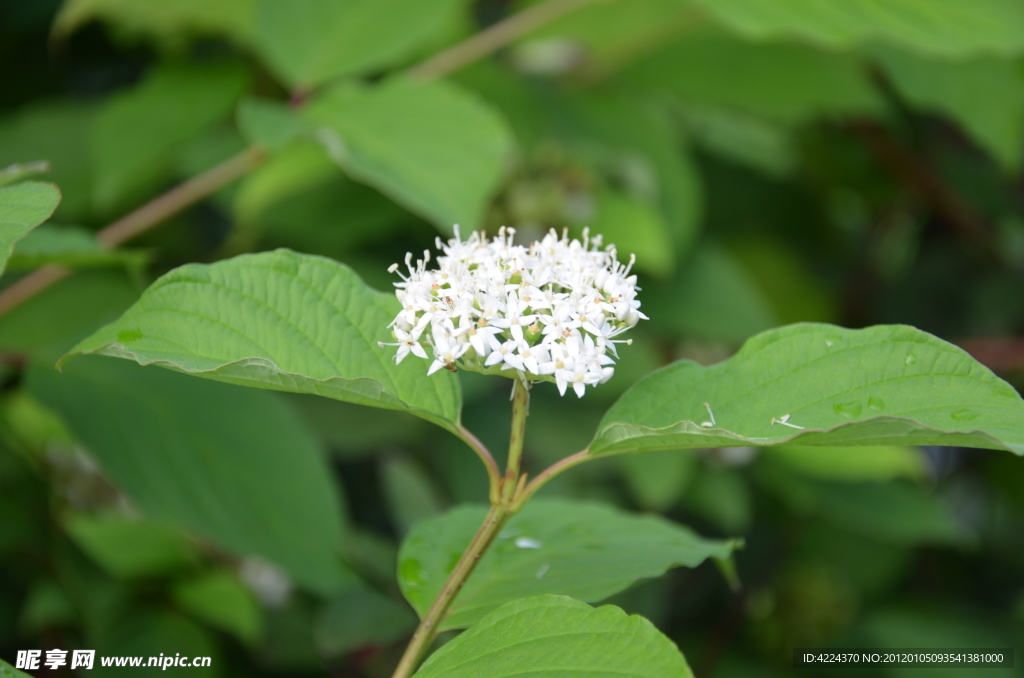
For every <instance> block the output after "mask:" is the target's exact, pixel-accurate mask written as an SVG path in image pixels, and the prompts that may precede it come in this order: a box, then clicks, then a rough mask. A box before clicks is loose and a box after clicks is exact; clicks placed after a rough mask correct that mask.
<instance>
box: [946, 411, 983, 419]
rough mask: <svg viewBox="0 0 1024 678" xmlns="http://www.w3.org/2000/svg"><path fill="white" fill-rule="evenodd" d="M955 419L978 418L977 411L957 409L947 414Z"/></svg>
mask: <svg viewBox="0 0 1024 678" xmlns="http://www.w3.org/2000/svg"><path fill="white" fill-rule="evenodd" d="M949 416H951V417H953V418H954V419H956V420H957V421H970V420H972V419H977V418H978V413H977V412H975V411H974V410H957V411H956V412H954V413H953V414H951V415H949Z"/></svg>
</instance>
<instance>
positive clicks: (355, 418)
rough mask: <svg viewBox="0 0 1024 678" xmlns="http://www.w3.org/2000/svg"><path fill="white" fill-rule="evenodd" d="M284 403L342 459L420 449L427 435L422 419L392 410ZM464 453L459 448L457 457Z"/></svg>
mask: <svg viewBox="0 0 1024 678" xmlns="http://www.w3.org/2000/svg"><path fill="white" fill-rule="evenodd" d="M288 402H289V404H292V405H293V406H294V407H293V409H294V410H295V413H296V414H297V415H298V416H299V417H300V418H301V419H302V420H303V421H304V422H305V423H306V425H307V427H308V428H309V429H310V430H311V431H312V432H313V433H315V434H316V435H317V436H318V437H319V438H320V439H321V440H323V442H324V444H325V445H327V446H329V447H330V448H331V451H332V452H335V453H336V454H338V455H339V456H341V457H343V458H356V457H361V456H369V455H372V454H374V453H375V452H378V451H379V450H381V449H382V448H384V447H389V446H394V445H403V446H415V445H421V444H422V443H423V441H424V440H426V438H427V437H428V436H429V435H430V430H429V428H430V427H429V426H427V424H426V423H424V421H423V420H422V419H419V418H417V417H414V416H412V415H409V414H405V413H402V412H395V411H394V410H378V409H367V408H365V407H361V406H359V405H352V404H351V403H343V402H341V401H339V400H333V399H330V398H319V397H317V396H311V395H300V394H296V395H293V396H290V397H288ZM464 451H465V448H464V447H461V445H460V449H459V452H460V454H461V453H462V452H464Z"/></svg>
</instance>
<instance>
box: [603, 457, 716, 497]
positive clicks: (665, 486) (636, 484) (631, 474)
mask: <svg viewBox="0 0 1024 678" xmlns="http://www.w3.org/2000/svg"><path fill="white" fill-rule="evenodd" d="M619 461H620V463H619V466H620V467H621V469H622V474H623V476H624V477H625V480H626V484H627V485H628V486H629V489H630V493H631V494H632V495H633V498H634V500H635V501H636V502H637V503H638V504H639V505H640V506H642V507H643V508H645V509H648V510H651V511H659V512H660V511H666V510H668V509H670V508H672V506H673V505H675V504H677V503H678V502H679V500H680V499H681V498H682V496H683V493H684V492H685V491H686V487H687V485H688V484H689V483H690V481H691V479H692V478H693V475H694V472H695V471H696V470H697V469H696V464H697V457H695V456H694V455H693V454H691V453H687V452H683V451H680V450H659V451H658V452H649V453H647V454H626V455H623V456H622V457H620V458H619Z"/></svg>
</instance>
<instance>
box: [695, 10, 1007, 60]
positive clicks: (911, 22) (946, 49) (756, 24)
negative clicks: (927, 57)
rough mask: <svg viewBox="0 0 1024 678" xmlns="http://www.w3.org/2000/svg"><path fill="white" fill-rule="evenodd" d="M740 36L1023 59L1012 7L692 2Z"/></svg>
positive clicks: (839, 45)
mask: <svg viewBox="0 0 1024 678" xmlns="http://www.w3.org/2000/svg"><path fill="white" fill-rule="evenodd" d="M698 1H699V2H700V4H701V5H703V6H704V7H705V8H706V9H707V11H708V12H709V13H710V14H711V15H713V16H714V17H716V18H717V19H719V20H720V21H721V22H722V23H724V24H726V25H727V26H729V27H730V28H732V29H734V30H736V31H738V32H740V33H741V34H743V35H744V36H746V37H748V38H750V39H754V40H760V41H763V40H765V39H769V38H780V37H792V38H797V39H803V40H809V41H811V42H815V43H818V44H820V45H823V46H825V47H829V48H837V49H848V48H850V47H853V46H854V45H857V44H860V43H865V42H872V41H876V40H877V41H880V42H889V43H897V44H901V45H904V46H906V47H910V48H913V49H915V50H917V51H921V52H925V53H930V54H935V55H942V56H967V55H971V54H978V53H997V54H1002V55H1013V54H1020V53H1021V52H1024V6H1021V4H1020V3H1018V2H1016V1H1015V0H974V1H973V2H971V3H969V4H965V3H963V2H961V1H960V0H846V1H845V2H843V3H841V4H837V3H824V2H820V1H819V0H789V2H786V3H785V4H782V5H780V4H779V3H777V2H774V1H773V0H698Z"/></svg>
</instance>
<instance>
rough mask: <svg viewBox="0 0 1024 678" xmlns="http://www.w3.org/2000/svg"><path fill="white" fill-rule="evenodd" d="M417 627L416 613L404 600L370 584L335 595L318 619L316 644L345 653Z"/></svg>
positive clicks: (329, 651) (387, 641) (338, 654)
mask: <svg viewBox="0 0 1024 678" xmlns="http://www.w3.org/2000/svg"><path fill="white" fill-rule="evenodd" d="M415 627H416V615H415V614H413V613H412V611H411V610H410V609H409V608H408V607H407V606H406V605H404V604H402V603H398V602H396V601H394V600H392V599H391V598H389V597H388V596H385V595H383V594H381V593H378V592H376V591H374V590H373V589H368V588H355V589H352V590H351V591H346V592H345V593H342V594H341V595H340V596H338V597H337V598H334V599H332V600H331V601H330V602H329V603H328V604H327V607H325V608H324V610H323V612H321V613H320V617H319V619H317V622H316V627H315V630H314V633H315V636H316V646H317V650H319V651H320V653H321V654H322V655H324V656H327V657H342V656H344V655H347V654H350V653H352V652H353V651H356V650H360V649H362V648H365V647H373V646H381V645H390V644H391V643H394V642H395V641H397V640H400V639H401V638H402V637H403V636H406V635H408V634H409V633H410V632H411V631H412V629H413V628H415Z"/></svg>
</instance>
